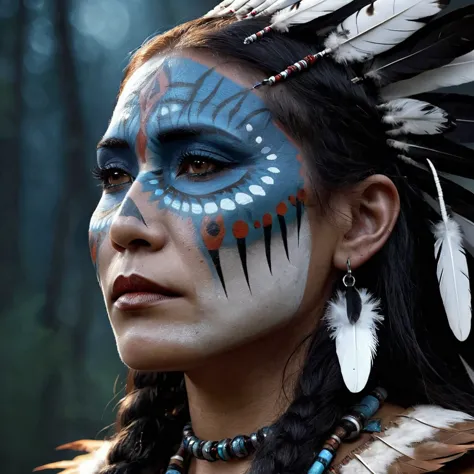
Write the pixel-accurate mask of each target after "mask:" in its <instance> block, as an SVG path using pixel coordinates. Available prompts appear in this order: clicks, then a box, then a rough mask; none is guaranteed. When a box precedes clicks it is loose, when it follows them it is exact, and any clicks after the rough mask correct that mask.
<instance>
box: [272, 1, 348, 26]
mask: <svg viewBox="0 0 474 474" xmlns="http://www.w3.org/2000/svg"><path fill="white" fill-rule="evenodd" d="M350 2H351V0H301V2H300V4H299V6H298V8H293V5H291V6H289V7H286V8H285V9H283V10H281V11H279V12H278V13H276V14H275V15H274V16H273V18H272V24H271V27H272V28H274V29H276V30H278V31H283V32H287V31H288V29H289V28H290V27H292V26H293V25H299V24H302V23H308V22H310V21H312V20H314V19H316V18H318V17H320V16H324V15H329V14H330V13H333V12H334V11H336V10H339V9H340V8H342V7H343V6H344V5H347V4H348V3H350Z"/></svg>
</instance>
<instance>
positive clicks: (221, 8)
mask: <svg viewBox="0 0 474 474" xmlns="http://www.w3.org/2000/svg"><path fill="white" fill-rule="evenodd" d="M233 1H234V0H224V1H223V2H221V3H219V5H217V6H216V7H214V8H213V9H212V10H211V11H209V12H207V13H206V14H205V15H204V17H209V16H219V15H221V14H224V13H227V12H228V11H229V8H228V7H229V5H230V4H231V3H232V2H233Z"/></svg>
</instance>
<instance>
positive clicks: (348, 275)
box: [342, 258, 356, 288]
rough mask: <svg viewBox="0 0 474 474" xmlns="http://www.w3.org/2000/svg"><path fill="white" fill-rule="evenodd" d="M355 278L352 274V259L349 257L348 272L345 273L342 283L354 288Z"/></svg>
mask: <svg viewBox="0 0 474 474" xmlns="http://www.w3.org/2000/svg"><path fill="white" fill-rule="evenodd" d="M355 282H356V280H355V278H354V275H353V274H352V267H351V259H350V258H348V259H347V273H346V274H345V275H344V278H343V279H342V283H344V286H345V287H346V288H352V287H353V286H355Z"/></svg>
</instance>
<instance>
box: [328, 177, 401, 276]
mask: <svg viewBox="0 0 474 474" xmlns="http://www.w3.org/2000/svg"><path fill="white" fill-rule="evenodd" d="M347 199H349V200H351V202H350V208H351V224H350V229H349V230H348V231H347V232H346V233H345V235H344V238H343V239H341V242H340V243H339V245H338V246H337V248H336V252H335V254H334V265H335V266H336V268H338V269H340V270H344V269H345V267H346V262H347V259H348V258H350V259H351V262H352V267H353V268H357V267H359V266H361V265H362V264H364V263H365V262H366V261H367V260H369V259H370V258H371V257H372V256H373V255H375V254H376V253H377V252H378V251H379V250H380V249H381V248H382V247H383V246H384V245H385V243H386V242H387V240H388V238H389V237H390V235H391V233H392V230H393V228H394V226H395V223H396V221H397V219H398V215H399V213H400V198H399V195H398V191H397V188H396V186H395V184H394V183H393V181H392V180H391V179H390V178H388V177H387V176H384V175H373V176H370V177H369V178H367V179H365V180H364V181H362V182H361V183H359V184H358V185H357V186H356V188H355V189H354V190H353V192H351V193H350V195H348V196H347Z"/></svg>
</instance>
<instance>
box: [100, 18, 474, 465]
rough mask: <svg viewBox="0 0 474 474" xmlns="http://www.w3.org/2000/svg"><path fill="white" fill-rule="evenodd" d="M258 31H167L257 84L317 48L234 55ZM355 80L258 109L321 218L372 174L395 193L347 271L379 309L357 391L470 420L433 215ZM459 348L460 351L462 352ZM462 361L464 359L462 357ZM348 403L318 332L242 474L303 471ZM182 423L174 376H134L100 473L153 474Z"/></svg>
mask: <svg viewBox="0 0 474 474" xmlns="http://www.w3.org/2000/svg"><path fill="white" fill-rule="evenodd" d="M267 21H268V19H266V18H255V19H251V20H246V21H241V22H238V23H231V22H228V23H226V24H224V25H223V26H219V27H214V28H211V27H210V26H209V25H211V26H212V25H213V23H217V21H216V20H212V19H211V20H196V21H195V22H191V23H189V24H187V25H183V26H181V27H178V29H176V30H174V35H175V37H178V36H180V35H189V36H192V34H196V31H199V30H200V29H201V30H205V31H204V33H203V34H202V35H201V37H200V39H199V41H195V44H194V45H193V47H195V48H198V49H205V50H208V51H211V52H212V53H213V54H215V55H218V56H221V57H223V58H231V59H236V60H239V61H241V62H242V63H243V64H245V65H248V67H249V68H251V69H253V70H258V71H260V72H262V73H264V74H265V75H271V74H275V73H277V72H279V71H280V70H282V69H284V68H285V67H286V66H288V65H289V64H292V63H294V62H295V61H297V60H299V59H301V58H303V57H304V56H306V55H307V54H308V53H309V52H315V51H318V50H320V49H322V45H321V44H318V40H317V38H316V37H314V38H313V40H314V41H312V42H311V44H309V43H307V42H304V41H302V40H301V38H302V37H304V38H305V40H306V41H307V40H308V37H309V35H308V34H303V33H302V34H301V38H299V37H298V35H282V34H279V33H272V34H271V35H268V37H266V38H264V39H262V40H261V41H259V42H257V43H255V44H252V45H250V46H246V45H244V44H243V39H244V38H245V37H247V36H249V35H250V34H252V33H254V32H255V31H257V30H260V29H261V28H262V27H264V26H266V24H267ZM224 23H225V22H224ZM193 32H194V33H193ZM191 39H192V38H191ZM152 41H153V40H152ZM151 52H152V49H150V54H151ZM356 74H357V71H353V70H352V69H351V68H350V67H348V66H343V65H340V64H337V63H335V62H334V61H333V60H331V59H330V58H328V59H324V60H321V61H319V63H317V64H316V65H314V66H313V67H312V68H311V69H310V70H309V71H307V72H304V73H301V74H299V75H298V76H297V77H294V78H291V79H290V80H288V81H286V82H284V83H283V84H281V85H278V86H275V87H273V88H267V90H265V91H264V92H263V96H264V100H265V102H266V104H267V106H268V108H269V109H270V111H271V113H272V114H273V116H274V118H275V119H276V120H277V121H279V122H280V123H281V124H282V126H283V127H284V129H285V131H286V132H287V133H288V134H289V135H290V136H292V137H293V138H294V139H295V140H296V141H297V142H298V143H299V144H300V145H301V146H302V148H303V151H304V157H305V160H306V162H307V165H308V167H309V168H310V170H311V182H312V183H313V188H314V191H315V193H316V194H317V195H318V196H319V203H320V206H319V207H320V208H321V212H322V213H324V214H325V215H326V216H328V217H330V215H331V212H337V210H334V209H327V208H326V206H327V204H326V203H327V202H328V199H327V198H328V196H329V195H330V193H332V192H334V191H338V190H344V189H350V187H351V186H353V185H354V184H356V183H358V182H360V181H362V180H364V179H365V178H367V177H368V176H370V175H373V174H377V173H380V174H384V175H386V176H388V177H390V178H391V179H392V181H393V182H394V183H395V185H396V187H397V190H398V193H399V196H400V203H401V210H400V215H399V218H398V220H397V223H396V225H395V227H394V229H393V231H392V233H391V235H390V237H389V238H388V241H387V243H386V244H385V245H384V247H383V248H382V249H381V251H380V252H378V253H377V254H376V255H375V256H374V257H373V258H371V259H370V260H369V261H368V262H367V263H366V264H365V265H363V266H362V267H361V268H358V269H357V270H356V271H355V275H356V278H357V286H358V287H359V288H367V289H368V290H369V291H370V292H371V293H373V294H374V295H375V296H376V297H377V298H379V299H380V300H381V304H382V314H383V315H384V316H385V321H384V323H383V325H382V327H381V328H380V330H379V349H378V353H377V356H376V359H375V363H374V367H373V370H372V374H371V378H370V380H369V384H368V387H374V386H375V385H380V386H382V387H384V388H385V389H386V390H387V391H388V393H389V401H390V402H391V403H394V404H397V405H400V406H402V407H408V406H410V405H413V404H423V403H430V404H436V405H440V406H442V407H446V408H450V409H455V410H461V411H463V412H466V413H469V414H471V415H474V386H473V384H472V382H471V380H470V379H469V377H468V375H467V373H466V371H465V369H464V367H463V365H462V362H461V360H460V358H459V353H460V351H461V348H460V344H459V343H458V342H457V340H456V339H455V337H454V336H453V335H452V333H451V331H450V329H449V326H448V323H447V318H446V315H445V312H444V308H443V304H442V301H441V297H440V293H439V287H438V283H437V279H436V261H435V256H434V250H433V243H434V241H433V236H432V233H431V231H430V226H431V222H432V220H434V219H435V216H434V215H433V214H432V211H430V208H429V206H428V205H427V204H426V203H425V202H424V200H423V196H422V193H421V191H420V189H419V188H418V187H417V185H416V181H412V180H410V179H408V178H407V176H408V175H410V172H411V171H410V170H409V169H408V165H406V164H404V163H403V162H401V161H400V160H398V159H397V156H396V153H395V152H394V151H393V150H392V149H391V148H389V147H388V145H387V143H386V138H385V132H386V130H385V127H384V125H383V124H382V121H381V115H380V111H379V110H378V108H377V103H378V101H379V97H378V96H377V88H376V87H374V86H373V85H371V84H364V85H354V84H353V83H352V82H351V79H352V78H353V77H354V76H355V75H356ZM470 265H472V262H471V261H470ZM341 277H342V275H341ZM308 284H310V282H308ZM338 284H339V282H338V281H336V282H335V285H338ZM315 326H316V322H315ZM468 345H469V341H468V342H466V343H465V346H464V347H467V346H468ZM464 356H465V358H466V359H468V360H472V354H470V353H469V352H466V350H464ZM359 397H360V395H358V396H357V397H355V396H354V395H353V394H350V393H349V392H348V390H347V389H346V388H345V386H344V383H343V380H342V377H341V374H340V369H339V364H338V361H337V357H336V353H335V345H334V342H333V341H332V340H331V339H330V337H329V334H328V331H326V329H325V328H324V327H323V326H321V325H319V326H318V328H316V329H315V331H314V334H313V335H312V336H311V341H310V343H309V345H308V352H307V355H306V359H305V365H304V368H303V370H302V372H301V374H300V376H299V379H298V382H297V385H296V389H295V393H294V397H293V400H292V401H291V403H290V405H289V407H288V409H287V411H286V412H285V413H284V414H283V415H282V416H281V417H280V418H279V419H278V420H276V422H275V423H274V425H273V429H272V435H271V436H270V437H269V438H268V440H267V442H266V443H265V445H264V446H263V447H262V448H261V449H260V451H258V452H257V453H256V456H255V459H254V460H253V462H252V466H251V468H250V471H249V472H250V473H251V474H293V473H294V474H296V473H298V474H301V473H302V472H306V471H307V470H308V468H309V467H310V465H311V463H312V462H313V456H314V452H315V451H316V450H317V449H318V448H320V447H321V446H322V444H323V442H324V441H325V437H326V436H327V435H328V434H329V433H330V431H331V429H332V428H333V427H334V425H335V423H336V422H337V421H338V420H339V419H340V418H341V416H343V414H344V412H345V410H347V408H348V407H349V406H350V405H351V404H352V403H353V402H354V401H355V400H356V398H357V399H358V398H359ZM188 416H189V413H188V409H187V402H186V393H185V390H184V387H183V374H177V373H172V374H153V375H150V374H144V373H136V374H135V376H134V388H133V389H132V390H131V391H130V393H129V394H128V395H127V396H126V397H125V400H124V402H123V403H122V407H121V410H120V413H119V420H118V421H119V423H118V434H117V437H116V441H115V444H114V447H113V448H112V450H111V452H110V455H109V465H108V466H107V467H105V468H104V469H103V470H102V474H125V473H127V474H138V473H142V472H147V469H152V468H153V469H155V470H157V472H164V471H165V470H166V466H167V463H168V461H169V458H170V457H171V456H172V455H173V454H174V453H175V451H176V449H177V447H178V446H179V444H180V441H181V430H182V427H183V425H184V423H185V422H186V421H187V417H188Z"/></svg>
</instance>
